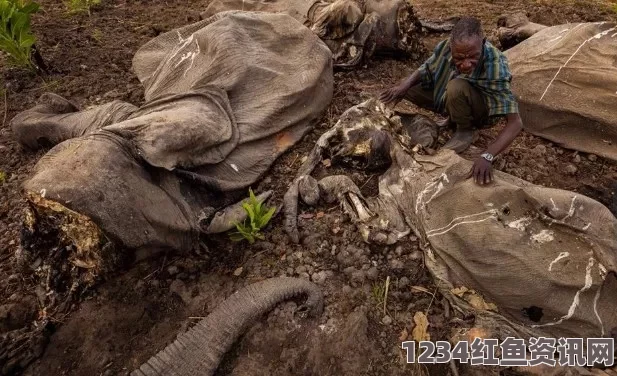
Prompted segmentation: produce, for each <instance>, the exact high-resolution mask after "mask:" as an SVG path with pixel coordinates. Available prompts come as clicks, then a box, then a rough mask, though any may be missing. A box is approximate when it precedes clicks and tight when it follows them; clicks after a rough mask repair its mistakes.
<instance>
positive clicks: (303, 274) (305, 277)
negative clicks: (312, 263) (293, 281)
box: [298, 272, 310, 279]
mask: <svg viewBox="0 0 617 376" xmlns="http://www.w3.org/2000/svg"><path fill="white" fill-rule="evenodd" d="M298 277H300V278H304V279H310V278H309V275H308V273H306V272H304V273H300V275H299V276H298Z"/></svg>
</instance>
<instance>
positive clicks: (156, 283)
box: [150, 279, 161, 288]
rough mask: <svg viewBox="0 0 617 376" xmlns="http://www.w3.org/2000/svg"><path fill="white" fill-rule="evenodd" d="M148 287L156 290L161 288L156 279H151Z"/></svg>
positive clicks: (159, 282)
mask: <svg viewBox="0 0 617 376" xmlns="http://www.w3.org/2000/svg"><path fill="white" fill-rule="evenodd" d="M150 286H152V287H155V288H158V287H160V286H161V281H159V280H158V279H153V280H152V281H150Z"/></svg>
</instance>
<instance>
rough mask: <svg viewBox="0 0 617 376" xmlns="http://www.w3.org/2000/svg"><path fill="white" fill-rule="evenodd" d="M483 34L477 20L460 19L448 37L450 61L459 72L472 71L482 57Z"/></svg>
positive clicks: (471, 18)
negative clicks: (450, 52)
mask: <svg viewBox="0 0 617 376" xmlns="http://www.w3.org/2000/svg"><path fill="white" fill-rule="evenodd" d="M483 41H484V33H483V32H482V25H481V24H480V21H478V19H476V18H473V17H463V18H461V19H460V20H459V21H458V22H457V23H456V25H454V28H453V29H452V34H451V35H450V47H451V49H452V60H453V61H454V64H455V65H456V69H458V71H459V72H461V73H465V74H469V73H471V72H473V71H474V69H475V68H476V66H477V65H478V64H479V62H480V58H481V57H482V42H483Z"/></svg>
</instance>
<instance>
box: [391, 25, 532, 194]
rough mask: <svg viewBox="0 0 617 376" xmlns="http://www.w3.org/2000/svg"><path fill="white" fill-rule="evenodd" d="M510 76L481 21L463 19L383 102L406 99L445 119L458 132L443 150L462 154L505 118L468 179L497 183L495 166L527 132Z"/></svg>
mask: <svg viewBox="0 0 617 376" xmlns="http://www.w3.org/2000/svg"><path fill="white" fill-rule="evenodd" d="M511 79H512V75H511V74H510V69H509V67H508V61H507V59H506V57H505V56H504V55H503V54H502V53H501V51H499V50H498V49H497V48H496V47H494V46H493V45H492V44H491V43H490V42H488V41H487V40H486V38H485V37H484V33H483V31H482V26H481V25H480V22H479V21H478V20H477V19H475V18H471V17H464V18H461V19H460V20H459V21H458V22H457V24H456V25H455V26H454V28H453V29H452V33H451V36H450V38H448V39H446V40H444V41H442V42H440V43H439V44H438V45H437V46H436V47H435V50H434V52H433V55H432V56H431V57H430V58H429V59H428V60H427V61H426V62H424V64H422V65H421V66H420V68H418V70H416V71H415V72H414V73H413V74H412V75H411V76H409V77H407V78H406V79H405V80H404V81H402V82H401V83H400V84H398V85H396V86H394V87H392V88H390V89H388V90H386V91H384V92H382V93H381V95H380V100H382V101H383V102H384V103H393V104H394V105H396V103H398V102H399V101H400V100H402V99H407V100H409V101H411V102H412V103H414V104H416V105H417V106H420V107H423V108H426V109H428V110H431V111H433V112H436V113H439V114H442V115H445V116H447V118H446V120H445V121H444V122H443V123H441V124H440V125H441V126H444V127H446V126H449V127H452V128H453V129H456V131H455V133H454V135H453V137H452V138H451V139H450V140H449V141H448V142H447V143H446V145H444V147H445V148H448V149H452V150H454V151H456V152H457V153H460V152H462V151H464V150H465V149H467V148H468V147H469V145H471V143H472V142H473V141H474V140H475V138H476V136H477V135H478V130H479V129H482V128H488V127H492V126H493V125H495V124H496V123H497V121H498V120H499V118H502V117H504V116H505V117H506V120H507V125H506V127H505V128H504V129H503V130H502V131H501V132H500V133H499V135H498V136H497V138H496V139H495V141H494V142H493V143H492V144H490V145H489V146H488V147H487V149H486V150H485V151H484V153H482V156H481V157H479V158H478V159H477V160H476V161H475V162H474V164H473V167H472V169H471V171H470V177H471V176H473V178H474V180H475V181H476V183H478V184H488V183H490V182H491V181H492V180H493V174H492V161H493V159H494V158H495V156H497V155H498V154H499V153H501V152H502V151H504V150H505V149H506V148H507V147H508V146H510V144H511V143H512V141H513V140H514V139H515V138H516V136H517V135H518V134H519V133H520V131H521V130H522V128H523V123H522V121H521V118H520V116H519V114H518V103H517V101H516V98H515V97H514V95H513V94H512V91H511V89H510V81H511Z"/></svg>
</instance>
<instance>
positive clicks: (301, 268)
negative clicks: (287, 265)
mask: <svg viewBox="0 0 617 376" xmlns="http://www.w3.org/2000/svg"><path fill="white" fill-rule="evenodd" d="M296 273H297V274H302V273H306V265H300V266H298V267H297V268H296Z"/></svg>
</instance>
